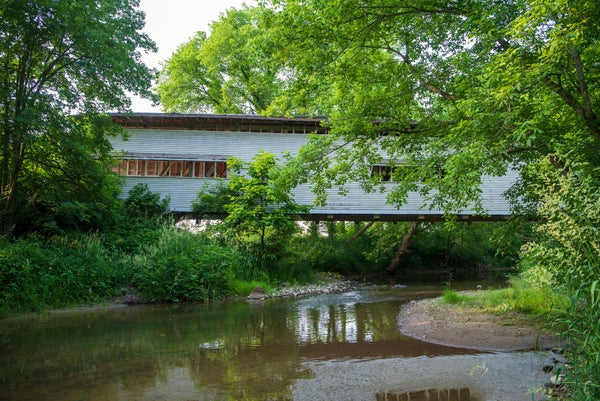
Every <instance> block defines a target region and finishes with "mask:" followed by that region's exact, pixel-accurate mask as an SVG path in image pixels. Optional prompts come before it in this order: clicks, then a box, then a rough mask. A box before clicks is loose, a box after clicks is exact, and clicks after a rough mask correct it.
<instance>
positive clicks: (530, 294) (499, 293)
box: [442, 278, 568, 321]
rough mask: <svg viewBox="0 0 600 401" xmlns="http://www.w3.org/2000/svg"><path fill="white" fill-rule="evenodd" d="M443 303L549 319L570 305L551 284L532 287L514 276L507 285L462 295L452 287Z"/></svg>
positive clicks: (447, 291)
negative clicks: (520, 313)
mask: <svg viewBox="0 0 600 401" xmlns="http://www.w3.org/2000/svg"><path fill="white" fill-rule="evenodd" d="M442 299H443V300H444V302H447V303H452V304H458V303H462V304H465V305H468V306H473V307H477V308H480V309H485V310H487V311H499V312H505V311H515V312H522V313H528V314H535V315H540V316H543V317H544V318H545V319H546V320H547V321H550V320H551V319H552V317H557V316H558V315H559V314H560V313H561V311H562V310H564V308H565V307H566V306H567V304H568V297H566V296H565V295H564V294H563V293H561V292H557V291H555V290H554V289H553V288H551V287H540V286H531V284H530V283H528V282H526V281H524V280H521V279H517V278H513V279H511V280H510V285H509V286H508V287H506V288H500V289H493V290H486V291H477V292H475V293H468V294H461V293H458V292H456V291H455V290H452V289H445V290H444V291H443V293H442Z"/></svg>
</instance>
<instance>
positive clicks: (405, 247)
mask: <svg viewBox="0 0 600 401" xmlns="http://www.w3.org/2000/svg"><path fill="white" fill-rule="evenodd" d="M418 225H419V222H418V221H413V222H412V223H410V228H409V229H408V233H406V235H405V236H404V239H403V240H402V243H401V244H400V247H399V248H398V252H396V257H394V259H393V260H392V263H390V265H389V266H388V268H387V272H388V274H394V273H396V271H397V270H398V267H399V266H400V263H401V262H402V258H403V257H404V254H405V253H406V251H407V250H408V246H409V245H410V241H411V240H412V237H413V236H414V235H415V232H416V231H417V226H418Z"/></svg>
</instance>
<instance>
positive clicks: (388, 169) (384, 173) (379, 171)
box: [371, 164, 394, 182]
mask: <svg viewBox="0 0 600 401" xmlns="http://www.w3.org/2000/svg"><path fill="white" fill-rule="evenodd" d="M393 173H394V167H393V166H387V165H383V164H376V165H374V166H373V167H371V177H380V178H381V181H383V182H390V181H392V174H393Z"/></svg>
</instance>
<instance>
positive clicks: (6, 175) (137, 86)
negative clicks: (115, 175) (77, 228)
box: [0, 0, 156, 234]
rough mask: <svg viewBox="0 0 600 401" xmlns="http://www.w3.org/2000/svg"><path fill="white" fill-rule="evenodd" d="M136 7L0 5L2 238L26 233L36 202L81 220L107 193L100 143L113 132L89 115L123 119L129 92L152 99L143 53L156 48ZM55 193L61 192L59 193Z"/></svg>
mask: <svg viewBox="0 0 600 401" xmlns="http://www.w3.org/2000/svg"><path fill="white" fill-rule="evenodd" d="M138 6H139V1H137V0H102V1H92V0H81V1H53V0H36V1H32V0H5V1H2V2H1V3H0V66H1V67H0V95H1V96H2V101H1V106H0V135H2V140H0V169H1V186H0V233H3V234H7V233H9V234H10V233H14V232H15V231H16V227H17V225H21V226H23V225H25V224H28V223H29V222H30V221H28V220H30V219H29V218H28V217H27V214H26V213H24V212H23V211H24V208H25V206H30V207H31V208H30V210H29V212H31V211H33V210H37V209H36V207H37V206H36V205H35V203H36V202H38V201H39V200H40V199H43V200H44V202H43V203H44V206H43V208H42V209H53V208H54V209H56V208H57V207H58V208H61V207H64V205H66V204H65V202H70V203H71V204H72V205H76V204H78V205H79V206H78V208H79V209H80V210H81V212H80V213H79V212H78V213H79V214H81V213H83V214H82V215H81V216H84V215H87V214H89V213H88V211H86V210H85V209H86V208H87V206H86V205H87V204H88V203H89V202H90V199H91V198H90V197H89V194H90V193H91V192H95V193H96V194H104V193H106V192H107V191H108V192H114V191H115V188H116V187H115V184H116V183H115V182H114V180H113V181H112V182H111V180H110V179H109V178H108V175H107V172H108V170H107V169H106V163H107V152H108V150H109V146H108V143H107V142H106V140H105V136H106V135H107V134H109V133H112V132H114V130H115V129H114V128H113V127H111V126H110V125H109V124H107V123H106V121H101V119H99V118H98V117H97V115H98V113H102V112H106V111H109V110H126V109H127V108H128V107H129V104H130V100H129V94H130V93H136V94H141V95H143V96H147V97H150V96H152V94H151V92H150V90H149V86H150V81H151V79H152V77H153V72H152V71H151V70H149V69H148V68H147V67H146V66H145V65H143V64H142V63H141V54H142V52H146V51H155V50H156V48H155V45H154V42H153V41H152V40H151V39H150V38H149V37H148V36H147V35H146V34H144V33H143V32H142V31H141V30H142V28H143V26H144V14H143V13H142V12H141V11H140V10H139V9H138ZM75 114H76V115H79V116H81V117H80V118H75V117H73V115H75ZM94 183H95V184H94ZM60 185H65V186H66V187H67V188H68V189H67V190H66V191H63V193H61V191H60V189H59V187H60ZM48 189H51V190H50V191H49V192H50V193H47V192H46V190H48ZM100 197H102V196H100ZM110 198H111V196H110V195H108V194H107V196H106V199H110ZM26 202H29V203H30V204H28V205H25V203H26ZM92 203H93V201H92ZM61 205H62V206H61ZM93 208H95V207H92V209H93ZM94 213H95V212H94ZM34 215H35V212H34ZM19 219H21V221H19ZM81 219H84V220H85V219H87V217H81ZM21 228H22V227H21Z"/></svg>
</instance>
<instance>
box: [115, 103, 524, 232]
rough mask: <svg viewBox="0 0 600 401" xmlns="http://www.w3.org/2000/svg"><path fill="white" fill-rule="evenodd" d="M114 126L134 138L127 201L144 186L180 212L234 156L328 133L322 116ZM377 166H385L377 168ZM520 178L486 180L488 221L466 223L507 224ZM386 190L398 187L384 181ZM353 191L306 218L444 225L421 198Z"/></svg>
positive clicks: (306, 193)
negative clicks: (393, 199)
mask: <svg viewBox="0 0 600 401" xmlns="http://www.w3.org/2000/svg"><path fill="white" fill-rule="evenodd" d="M112 119H113V121H114V122H115V123H117V124H119V125H121V126H123V127H124V128H125V129H126V130H127V131H128V132H129V138H127V139H126V140H124V139H122V138H112V139H111V142H112V145H113V147H114V150H115V152H117V154H118V155H119V156H120V157H122V162H121V163H120V164H119V166H118V167H117V168H116V170H117V171H118V172H119V173H120V174H122V175H123V176H124V183H123V196H127V193H128V192H129V190H130V189H131V188H132V187H133V186H135V185H136V184H138V183H145V184H147V185H148V187H149V189H150V190H151V191H152V192H157V193H160V194H161V195H163V196H169V197H170V199H171V203H170V207H171V209H172V210H173V211H174V212H179V213H186V212H190V211H191V203H192V201H193V200H194V199H195V198H196V194H197V192H198V191H199V190H200V189H202V188H204V187H205V185H206V183H210V182H214V180H215V179H217V178H227V159H228V158H229V157H231V156H235V157H237V158H239V159H241V160H244V161H251V160H252V159H253V157H254V156H255V155H256V154H257V153H258V152H259V151H261V150H263V151H266V152H270V153H273V154H275V155H278V156H281V155H282V154H283V153H284V152H289V153H290V154H292V155H293V154H295V153H296V152H297V151H298V150H299V149H300V148H301V147H302V146H303V145H304V144H305V143H306V142H307V138H308V135H309V134H311V133H321V134H326V133H327V131H326V129H325V128H324V127H322V126H321V122H322V121H323V119H319V118H275V117H261V116H255V115H210V114H163V113H134V114H113V115H112ZM374 168H378V166H374ZM515 180H516V175H514V174H512V175H511V174H509V175H507V176H503V177H485V176H484V177H483V178H482V185H481V194H482V195H481V196H482V201H483V206H484V208H485V210H486V211H487V213H488V215H487V216H479V215H477V214H476V213H475V211H474V210H471V209H466V210H463V211H461V213H460V215H459V218H460V219H463V220H484V219H495V220H501V219H506V218H507V217H508V216H509V215H510V207H509V204H508V202H507V200H506V199H505V197H504V193H505V192H506V190H508V189H509V188H510V187H511V186H512V185H513V184H514V182H515ZM385 185H395V184H394V183H389V184H388V183H385ZM347 189H348V194H347V195H346V196H341V195H339V194H338V193H337V191H335V190H332V191H330V193H329V197H328V200H327V204H326V205H325V206H323V207H316V206H315V207H312V209H311V210H310V213H309V214H308V215H305V216H302V217H303V218H305V219H307V220H320V221H326V220H336V221H342V220H344V221H377V220H381V221H437V220H441V219H442V218H443V213H442V212H441V211H440V210H435V209H434V210H430V209H429V208H428V207H427V206H424V202H423V199H422V197H421V196H420V195H419V194H417V193H411V194H410V195H409V198H408V201H407V202H406V203H405V204H404V205H402V206H401V207H400V208H397V207H395V206H393V205H390V204H388V203H386V194H385V193H380V192H373V193H366V192H364V191H363V190H362V189H361V188H360V186H359V185H358V184H349V185H347ZM293 194H294V197H295V199H296V202H297V203H299V204H303V205H311V204H312V203H313V199H314V195H313V194H312V193H311V191H310V189H309V186H308V185H301V186H299V187H297V188H296V189H295V190H294V191H293Z"/></svg>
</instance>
